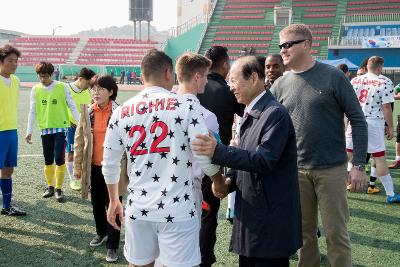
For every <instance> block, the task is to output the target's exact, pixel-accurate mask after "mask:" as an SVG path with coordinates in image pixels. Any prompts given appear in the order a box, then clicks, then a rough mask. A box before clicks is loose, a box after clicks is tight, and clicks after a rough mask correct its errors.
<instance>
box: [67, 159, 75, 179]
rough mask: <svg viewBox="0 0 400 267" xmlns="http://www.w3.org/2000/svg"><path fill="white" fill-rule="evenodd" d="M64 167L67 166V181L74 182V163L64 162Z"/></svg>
mask: <svg viewBox="0 0 400 267" xmlns="http://www.w3.org/2000/svg"><path fill="white" fill-rule="evenodd" d="M65 165H66V166H67V171H68V176H69V181H73V180H75V177H74V162H73V161H66V162H65Z"/></svg>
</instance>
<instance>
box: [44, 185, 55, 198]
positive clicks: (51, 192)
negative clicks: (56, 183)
mask: <svg viewBox="0 0 400 267" xmlns="http://www.w3.org/2000/svg"><path fill="white" fill-rule="evenodd" d="M52 196H54V187H52V186H48V187H47V188H46V191H44V193H43V195H42V197H44V198H48V197H52Z"/></svg>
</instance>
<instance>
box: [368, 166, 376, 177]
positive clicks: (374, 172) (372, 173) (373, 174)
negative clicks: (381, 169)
mask: <svg viewBox="0 0 400 267" xmlns="http://www.w3.org/2000/svg"><path fill="white" fill-rule="evenodd" d="M370 175H371V176H372V177H378V176H376V168H375V167H372V166H371V173H370Z"/></svg>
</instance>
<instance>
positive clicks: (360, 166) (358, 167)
mask: <svg viewBox="0 0 400 267" xmlns="http://www.w3.org/2000/svg"><path fill="white" fill-rule="evenodd" d="M353 166H354V168H356V169H357V170H359V171H361V172H365V165H362V164H360V165H353Z"/></svg>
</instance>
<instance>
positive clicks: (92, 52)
mask: <svg viewBox="0 0 400 267" xmlns="http://www.w3.org/2000/svg"><path fill="white" fill-rule="evenodd" d="M156 44H157V43H156V42H153V41H149V42H147V41H139V40H133V39H125V38H89V39H88V41H87V43H86V45H85V47H84V48H83V50H82V51H81V53H80V55H79V57H78V59H77V61H76V64H81V65H131V66H137V65H140V62H141V58H142V57H143V55H144V54H145V53H146V52H147V51H148V50H149V49H153V48H155V47H156Z"/></svg>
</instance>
